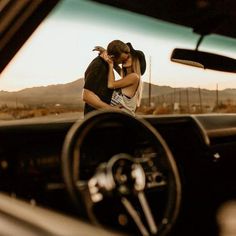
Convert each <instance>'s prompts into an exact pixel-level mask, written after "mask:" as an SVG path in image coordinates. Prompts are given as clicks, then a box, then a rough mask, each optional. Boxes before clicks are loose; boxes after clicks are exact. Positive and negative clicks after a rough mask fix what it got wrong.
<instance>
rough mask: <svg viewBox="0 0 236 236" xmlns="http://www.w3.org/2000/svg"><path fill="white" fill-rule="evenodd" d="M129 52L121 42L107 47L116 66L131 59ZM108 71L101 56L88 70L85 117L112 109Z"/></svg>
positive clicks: (118, 41)
mask: <svg viewBox="0 0 236 236" xmlns="http://www.w3.org/2000/svg"><path fill="white" fill-rule="evenodd" d="M129 52H130V49H129V47H128V46H127V44H125V43H124V42H122V41H120V40H114V41H112V42H110V43H109V44H108V46H107V53H108V55H109V56H110V58H111V59H112V60H113V62H114V64H116V65H118V64H120V63H123V62H125V61H126V60H127V59H128V58H129ZM108 69H109V67H108V64H107V62H106V61H104V60H103V59H102V58H101V57H100V56H97V57H96V58H95V59H93V61H92V62H91V63H90V64H89V66H88V68H87V69H86V71H85V84H84V89H83V101H84V102H85V107H84V115H86V114H87V113H89V112H91V111H93V110H97V109H109V108H112V106H110V101H111V97H112V93H113V89H109V88H108V86H107V80H108ZM113 108H114V107H113Z"/></svg>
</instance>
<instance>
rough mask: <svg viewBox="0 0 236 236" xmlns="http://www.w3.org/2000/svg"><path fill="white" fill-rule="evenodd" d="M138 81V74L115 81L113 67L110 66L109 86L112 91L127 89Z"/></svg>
mask: <svg viewBox="0 0 236 236" xmlns="http://www.w3.org/2000/svg"><path fill="white" fill-rule="evenodd" d="M138 80H139V76H138V75H137V74H136V73H131V74H129V75H127V76H125V77H121V78H120V79H119V80H115V77H114V72H113V67H111V66H109V73H108V84H107V86H108V88H110V89H117V88H125V87H128V86H130V85H133V84H135V83H137V82H138Z"/></svg>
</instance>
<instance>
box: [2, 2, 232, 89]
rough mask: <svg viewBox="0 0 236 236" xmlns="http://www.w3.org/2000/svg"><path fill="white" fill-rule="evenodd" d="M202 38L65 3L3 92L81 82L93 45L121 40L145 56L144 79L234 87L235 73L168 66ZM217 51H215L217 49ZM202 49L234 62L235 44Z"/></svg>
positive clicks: (18, 59)
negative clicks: (178, 51)
mask: <svg viewBox="0 0 236 236" xmlns="http://www.w3.org/2000/svg"><path fill="white" fill-rule="evenodd" d="M198 38H199V36H198V35H196V34H193V33H192V30H191V29H189V28H185V27H176V25H173V24H166V23H164V22H162V21H157V20H155V19H153V18H149V17H145V16H141V15H138V14H133V13H131V12H128V11H123V10H118V9H115V8H111V7H104V6H103V5H100V4H97V3H94V2H90V1H84V0H70V1H64V2H63V3H61V4H60V5H59V6H57V8H56V9H55V10H54V11H53V12H52V13H51V14H50V16H49V17H48V18H47V20H45V21H44V22H43V23H42V24H41V25H40V27H39V28H38V29H37V30H36V31H35V33H34V34H33V35H32V37H31V38H30V39H29V40H28V41H27V43H26V44H25V45H24V47H23V48H22V49H21V51H20V52H19V53H18V54H17V55H16V56H15V58H14V60H13V61H12V62H11V63H10V64H9V65H8V67H7V68H6V69H5V70H4V71H3V73H2V74H1V75H0V90H6V91H17V90H20V89H23V88H28V87H35V86H45V85H50V84H62V83H68V82H72V81H74V80H76V79H79V78H82V77H83V74H84V71H85V70H86V67H87V65H88V64H89V62H90V61H91V60H92V59H93V58H94V57H95V56H96V53H95V52H93V51H92V49H93V47H94V46H95V45H101V46H104V47H106V45H107V44H108V43H109V42H110V41H112V40H114V39H120V40H122V41H124V42H131V43H132V44H133V47H134V48H136V49H140V50H142V51H143V52H144V53H145V55H146V60H147V64H148V67H147V71H146V73H145V75H144V76H143V80H144V81H149V78H151V81H152V83H154V84H157V85H169V86H172V87H201V88H208V89H215V88H216V84H218V88H219V89H224V88H230V87H231V88H232V87H234V88H236V75H235V74H232V73H223V72H214V71H209V70H203V69H198V68H193V67H188V66H183V65H180V64H176V63H173V62H170V59H169V58H170V55H171V52H172V50H173V48H176V47H184V48H190V49H194V48H195V45H196V43H197V40H198ZM216 49H217V50H216ZM199 50H205V51H210V52H214V53H222V54H224V55H226V56H230V57H233V58H236V40H233V39H230V38H223V37H219V36H215V35H212V36H208V37H207V38H205V39H204V40H203V42H202V44H201V45H200V48H199Z"/></svg>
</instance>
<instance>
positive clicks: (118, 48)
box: [107, 40, 130, 58]
mask: <svg viewBox="0 0 236 236" xmlns="http://www.w3.org/2000/svg"><path fill="white" fill-rule="evenodd" d="M129 52H130V49H129V47H128V45H127V44H126V43H124V42H122V41H120V40H113V41H112V42H110V43H109V44H108V46H107V53H108V55H110V56H113V57H115V58H118V57H119V56H120V55H121V54H122V53H129Z"/></svg>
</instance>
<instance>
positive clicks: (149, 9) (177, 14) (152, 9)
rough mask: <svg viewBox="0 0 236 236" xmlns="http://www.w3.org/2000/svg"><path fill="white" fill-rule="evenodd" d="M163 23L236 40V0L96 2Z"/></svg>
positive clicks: (105, 0)
mask: <svg viewBox="0 0 236 236" xmlns="http://www.w3.org/2000/svg"><path fill="white" fill-rule="evenodd" d="M93 1H95V2H99V3H104V4H107V5H111V6H114V7H118V8H122V9H125V10H128V11H132V12H136V13H140V14H143V15H147V16H150V17H154V18H157V19H159V20H163V21H167V22H170V23H174V24H178V25H182V26H187V27H191V28H192V29H193V31H194V32H196V33H199V34H200V35H207V34H210V33H215V34H218V35H222V36H227V37H231V38H236V27H235V25H236V11H235V9H236V1H235V0H181V1H179V0H165V1H156V0H146V1H137V0H129V1H127V0H113V1H110V0H93Z"/></svg>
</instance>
